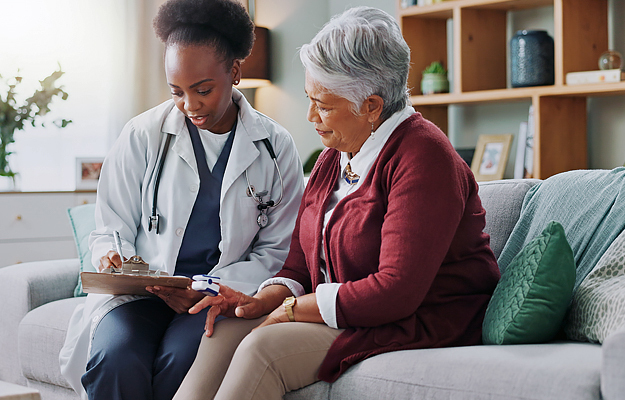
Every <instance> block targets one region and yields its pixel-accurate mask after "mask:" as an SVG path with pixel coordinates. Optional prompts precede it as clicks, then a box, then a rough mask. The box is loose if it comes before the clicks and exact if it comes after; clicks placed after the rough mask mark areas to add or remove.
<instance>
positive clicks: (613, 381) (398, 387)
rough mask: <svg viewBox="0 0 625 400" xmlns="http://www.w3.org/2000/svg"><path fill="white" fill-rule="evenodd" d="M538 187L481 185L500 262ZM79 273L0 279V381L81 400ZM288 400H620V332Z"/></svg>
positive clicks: (452, 360)
mask: <svg viewBox="0 0 625 400" xmlns="http://www.w3.org/2000/svg"><path fill="white" fill-rule="evenodd" d="M536 182H538V181H536V180H504V181H494V182H487V183H482V184H481V185H480V196H481V198H482V202H483V204H484V208H485V209H486V210H487V225H486V231H487V232H488V233H489V234H490V235H491V245H492V248H493V250H494V252H495V254H496V255H497V256H499V254H500V253H501V250H502V248H503V246H504V244H505V243H506V241H507V239H508V237H509V235H510V232H511V231H512V229H513V227H514V225H515V223H516V221H517V219H518V218H519V212H520V208H521V204H522V201H523V198H524V195H525V193H526V191H527V190H528V189H529V188H530V187H531V186H533V185H535V184H536ZM78 271H79V261H78V260H77V259H71V260H57V261H44V262H33V263H26V264H20V265H14V266H10V267H6V268H2V269H0V293H1V294H0V296H2V305H3V307H2V308H1V309H0V321H2V322H1V324H2V325H1V326H0V380H4V381H10V382H15V383H19V384H24V385H28V386H30V387H33V388H36V389H38V390H40V391H41V393H42V398H43V400H55V399H74V398H78V397H77V396H76V395H75V394H74V392H73V391H72V390H71V389H69V385H68V384H67V382H66V381H65V380H64V379H63V377H62V376H61V374H60V371H59V366H58V362H57V359H58V353H59V350H60V348H61V345H62V343H63V340H64V337H65V332H66V327H67V325H68V321H69V318H70V315H71V313H72V310H73V309H74V307H76V305H77V304H79V303H80V302H82V301H84V298H74V297H72V296H73V290H74V287H75V285H76V281H77V279H78ZM285 399H288V400H299V399H375V400H379V399H462V400H467V399H476V400H478V399H479V400H482V399H483V400H486V399H490V400H493V399H510V400H512V399H514V400H520V399H566V400H576V399H580V400H581V399H588V400H590V399H593V400H599V399H605V400H616V399H625V331H624V332H618V333H616V334H614V335H612V336H610V337H609V338H608V339H607V340H606V341H605V342H604V343H603V345H599V344H591V343H582V342H573V341H566V340H564V341H554V342H550V343H546V344H532V345H530V344H523V345H503V346H493V345H491V346H486V345H480V346H470V347H456V348H442V349H424V350H409V351H401V352H394V353H388V354H382V355H379V356H376V357H372V358H370V359H367V360H365V361H363V362H361V363H360V364H358V365H356V366H354V367H352V368H351V369H350V370H348V371H347V373H345V374H344V375H343V376H342V377H341V378H340V379H339V380H337V381H336V382H335V383H333V384H328V383H326V382H317V383H315V384H313V385H310V386H307V387H305V388H303V389H300V390H298V391H295V392H292V393H289V394H287V395H286V396H285Z"/></svg>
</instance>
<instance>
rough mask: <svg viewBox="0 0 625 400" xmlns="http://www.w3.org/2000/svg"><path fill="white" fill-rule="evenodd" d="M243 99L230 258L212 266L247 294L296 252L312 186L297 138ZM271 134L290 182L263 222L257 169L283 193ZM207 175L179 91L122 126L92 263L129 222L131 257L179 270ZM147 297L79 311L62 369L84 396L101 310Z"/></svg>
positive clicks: (264, 186) (229, 220)
mask: <svg viewBox="0 0 625 400" xmlns="http://www.w3.org/2000/svg"><path fill="white" fill-rule="evenodd" d="M233 99H234V101H235V102H236V103H237V104H238V106H239V115H238V123H237V128H236V132H235V136H234V141H233V144H232V150H231V153H230V158H229V159H228V163H227V166H226V170H225V172H224V177H223V182H222V187H221V204H220V218H221V237H222V240H221V242H220V244H219V249H220V251H221V257H220V259H219V262H218V264H217V265H216V266H215V268H213V270H212V271H210V274H211V275H216V276H219V277H220V278H221V282H222V283H224V284H226V285H228V286H230V287H232V288H235V289H237V290H240V291H242V292H244V293H247V294H253V293H254V292H255V291H256V290H257V288H258V286H259V284H260V283H261V282H263V281H264V280H265V279H268V278H270V277H271V276H273V275H274V274H276V273H277V272H278V271H279V270H280V268H281V267H282V264H283V263H284V260H285V259H286V256H287V253H288V250H289V245H290V241H291V234H292V232H293V228H294V225H295V218H296V216H297V212H298V208H299V204H300V200H301V196H302V192H303V186H304V185H303V174H302V165H301V161H300V159H299V155H298V154H297V150H296V148H295V144H294V142H293V139H292V137H291V136H290V135H289V133H288V132H287V131H286V130H285V129H284V128H283V127H281V126H280V125H278V124H277V123H276V122H275V121H273V120H271V119H270V118H268V117H267V116H265V115H263V114H261V113H259V112H258V111H256V110H254V109H253V108H252V107H251V106H250V104H249V103H248V102H247V100H246V99H245V97H244V96H243V95H242V94H241V93H240V92H239V91H238V90H236V89H235V90H233ZM164 133H172V134H174V137H173V138H172V141H171V144H170V148H169V152H168V153H167V157H166V161H165V164H164V166H163V170H162V174H161V181H160V186H159V192H158V202H157V207H158V209H157V212H158V214H159V215H160V234H158V235H157V234H156V233H155V232H154V231H152V232H148V219H149V216H150V215H151V214H152V200H153V194H154V183H155V180H156V167H157V165H158V159H159V155H160V154H161V152H162V149H163V147H164V143H165V138H166V135H165V134H164ZM264 138H269V140H270V142H271V144H272V145H273V148H274V151H275V153H276V156H277V161H278V165H279V167H280V172H281V173H282V179H283V182H284V198H283V199H282V203H281V204H280V205H279V206H277V207H275V208H270V209H269V211H268V212H267V215H268V217H269V224H268V225H267V226H266V227H265V228H263V229H260V228H259V226H258V224H257V222H256V219H257V217H258V214H259V211H258V209H257V207H256V205H257V204H256V202H254V200H253V199H252V198H250V197H248V196H247V194H246V189H247V181H246V179H245V175H244V172H245V170H247V173H248V175H249V181H250V184H251V185H252V186H254V187H255V189H256V191H263V190H267V191H268V192H269V195H268V196H266V197H265V198H264V199H265V201H267V200H268V199H269V198H271V199H272V200H274V201H277V200H278V198H279V196H280V190H281V189H280V188H281V185H280V178H279V176H278V173H277V172H276V169H275V166H274V163H273V159H272V158H271V157H270V156H269V153H268V151H267V149H266V147H265V145H264V144H263V143H262V142H261V139H264ZM199 184H200V178H199V175H198V172H197V164H196V161H195V155H194V152H193V146H192V144H191V138H190V136H189V134H188V130H187V127H186V125H185V118H184V115H183V114H182V113H181V112H180V111H179V110H178V109H177V108H176V107H175V105H174V102H173V101H172V100H169V101H166V102H165V103H163V104H161V105H159V106H157V107H155V108H153V109H151V110H148V111H146V112H145V113H143V114H141V115H139V116H137V117H135V118H133V119H132V120H131V121H130V122H128V124H126V126H125V127H124V130H123V131H122V133H121V135H120V137H119V138H118V140H117V141H116V143H115V144H114V146H113V148H112V149H111V151H110V153H109V155H108V156H107V158H106V159H105V161H104V164H103V166H102V174H101V178H100V182H99V186H98V196H97V202H96V214H95V217H96V230H95V231H94V232H93V233H92V234H91V237H90V248H91V251H92V254H93V259H92V262H93V264H94V265H97V264H98V260H99V258H100V257H102V256H103V255H105V254H106V253H107V252H108V251H109V250H110V249H112V248H114V246H113V241H112V232H113V231H114V230H117V231H119V233H120V236H121V239H122V251H123V254H124V256H125V257H129V256H132V255H135V254H138V255H140V256H141V257H142V258H143V259H144V260H145V261H146V262H147V263H149V264H150V269H162V270H165V271H167V272H168V273H169V274H170V275H172V274H173V273H174V268H175V265H176V259H177V257H178V251H179V249H180V246H181V244H182V238H183V236H184V231H185V227H186V224H187V221H188V219H189V216H190V215H191V211H192V208H193V204H194V203H195V199H196V196H197V193H198V189H199ZM138 298H141V296H131V295H125V296H112V295H99V294H89V295H88V296H87V300H86V302H85V304H84V306H79V307H77V308H76V310H75V311H74V314H73V316H72V318H71V320H70V326H69V329H68V333H67V338H66V340H65V344H64V346H63V349H62V350H61V353H60V357H59V358H60V364H61V372H62V373H63V375H64V376H65V378H66V379H67V380H68V382H69V383H70V384H71V385H72V387H73V388H74V390H76V391H77V392H78V393H79V394H81V396H82V397H83V398H85V399H86V393H85V391H84V389H83V387H82V384H81V382H80V378H81V376H82V375H83V374H84V373H85V370H86V365H87V361H88V356H89V347H90V341H91V338H92V337H93V333H94V331H95V328H96V327H97V324H98V322H99V321H100V320H101V318H102V317H103V316H104V315H105V314H106V313H107V312H108V311H110V310H112V309H113V308H115V307H117V306H118V305H121V304H123V303H125V302H127V301H131V300H135V299H138Z"/></svg>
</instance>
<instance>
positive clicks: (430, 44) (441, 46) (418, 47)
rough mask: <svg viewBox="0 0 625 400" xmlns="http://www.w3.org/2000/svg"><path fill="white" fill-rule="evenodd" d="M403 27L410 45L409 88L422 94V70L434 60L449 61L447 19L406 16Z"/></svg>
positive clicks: (416, 93) (446, 65)
mask: <svg viewBox="0 0 625 400" xmlns="http://www.w3.org/2000/svg"><path fill="white" fill-rule="evenodd" d="M401 28H402V32H403V35H404V38H405V40H406V43H408V46H409V47H410V64H411V65H410V72H409V74H408V88H410V90H411V94H412V95H419V94H421V78H422V75H423V74H422V71H423V70H424V69H425V68H426V67H427V66H428V65H430V64H431V63H432V62H433V61H441V62H442V63H443V65H444V66H445V68H449V64H448V62H447V19H446V18H443V19H441V18H438V17H432V16H431V15H428V16H427V17H423V18H422V17H406V18H402V19H401Z"/></svg>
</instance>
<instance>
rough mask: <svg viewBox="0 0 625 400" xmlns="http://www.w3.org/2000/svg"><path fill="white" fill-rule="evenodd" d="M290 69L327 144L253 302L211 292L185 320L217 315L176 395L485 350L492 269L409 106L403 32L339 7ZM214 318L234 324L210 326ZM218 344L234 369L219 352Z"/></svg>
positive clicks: (428, 132)
mask: <svg viewBox="0 0 625 400" xmlns="http://www.w3.org/2000/svg"><path fill="white" fill-rule="evenodd" d="M300 58H301V60H302V62H303V64H304V67H305V69H306V86H305V89H306V93H307V95H308V97H309V98H310V108H309V111H308V119H309V120H310V121H311V122H312V123H313V124H314V125H315V129H316V131H317V133H318V134H319V135H320V136H321V140H322V142H323V144H324V145H325V146H326V147H328V148H327V149H326V150H325V151H324V152H323V153H322V154H321V156H320V157H319V159H318V161H317V164H316V165H315V168H314V170H313V172H312V174H311V177H310V180H309V182H308V185H307V187H306V190H305V192H304V197H303V199H302V204H301V206H300V209H299V214H298V217H297V222H296V227H295V231H294V233H293V237H292V241H291V248H290V252H289V256H288V257H287V260H286V262H285V264H284V266H283V268H282V270H281V271H280V272H279V273H278V274H277V275H276V276H275V277H274V278H272V279H270V280H268V281H266V282H264V283H263V284H262V285H261V288H260V290H259V292H258V293H257V294H256V295H254V297H249V296H246V295H244V294H242V293H239V292H236V291H234V290H233V289H230V288H228V287H227V286H221V292H220V295H219V296H217V297H213V298H208V297H207V298H205V299H203V300H202V301H201V302H200V303H199V304H198V305H196V306H195V307H194V308H193V309H191V310H190V312H197V311H199V310H200V309H201V308H202V307H205V306H209V305H214V306H215V307H212V308H211V309H210V310H209V312H208V315H207V327H206V328H207V331H206V336H207V337H204V338H203V339H202V343H201V345H200V349H199V352H198V356H197V357H196V360H195V362H194V365H193V366H192V368H191V370H190V371H189V373H188V374H187V376H186V378H185V380H184V382H183V384H182V385H181V387H180V389H179V391H178V393H177V394H176V397H175V398H180V399H196V398H197V399H209V398H213V395H214V396H215V398H216V399H256V398H263V399H265V398H271V399H280V398H282V395H283V394H284V393H285V392H287V391H292V390H296V389H298V388H301V387H303V386H305V385H308V384H311V383H313V382H315V381H317V380H324V381H328V382H333V381H335V380H336V379H337V378H338V377H339V376H340V375H341V374H342V373H343V372H345V370H347V369H348V368H349V367H350V366H351V365H354V364H356V363H358V362H360V361H362V360H363V359H365V358H368V357H371V356H374V355H376V354H380V353H384V352H390V351H397V350H406V349H415V348H426V347H442V346H462V345H472V344H478V343H479V342H480V337H481V324H482V320H483V317H484V313H485V310H486V306H487V305H488V301H489V299H490V297H491V295H492V292H493V290H494V288H495V285H496V284H497V281H498V279H499V271H498V268H497V264H496V261H495V257H494V255H493V253H492V251H491V249H490V247H489V237H488V235H487V234H485V233H484V232H483V228H484V224H485V212H484V209H483V208H482V205H481V202H480V199H479V197H478V185H477V184H476V182H475V179H474V177H473V175H472V174H471V170H470V169H469V168H468V166H467V164H466V163H465V162H464V161H463V160H462V159H461V158H460V157H459V156H458V154H457V153H456V152H455V151H454V149H453V147H452V146H451V144H450V143H449V141H448V139H447V137H446V136H445V135H444V134H443V132H441V131H440V130H439V129H438V128H437V127H436V126H435V125H434V124H432V123H431V122H429V121H427V120H425V119H424V118H423V117H422V116H421V114H419V113H417V112H415V111H414V110H413V109H412V107H410V106H409V105H407V104H408V103H407V91H406V80H407V75H408V69H409V64H410V50H409V48H408V46H407V44H406V42H405V41H404V39H403V37H402V35H401V32H400V30H399V27H398V25H397V23H396V22H395V20H394V19H393V18H392V17H391V16H390V15H388V14H387V13H385V12H383V11H381V10H378V9H374V8H367V7H358V8H353V9H350V10H347V11H346V12H344V13H343V14H342V15H340V16H337V17H335V18H333V19H332V20H331V21H330V22H329V23H328V24H327V25H326V26H324V28H323V29H322V30H321V31H320V32H319V33H318V34H317V35H316V36H315V38H314V39H313V40H312V42H311V43H310V44H308V45H304V46H303V47H302V49H301V51H300ZM267 313H270V314H269V316H268V317H267V318H259V317H261V316H262V315H264V314H267ZM218 314H223V315H227V316H236V317H239V318H231V319H229V320H226V321H223V322H220V323H219V325H218V326H217V327H216V329H215V330H214V329H213V321H214V318H215V317H216V316H217V315H218ZM256 325H259V327H258V328H256V329H254V331H253V332H251V333H250V334H248V335H247V336H245V334H246V333H247V332H245V331H246V329H250V328H251V327H254V326H256ZM235 332H236V334H235ZM224 336H227V337H228V338H226V339H224ZM244 336H245V337H244ZM241 337H244V339H243V340H242V341H241V343H240V344H238V346H237V343H236V342H237V341H238V340H240V338H241ZM228 340H229V341H230V344H229V345H230V346H231V348H232V350H231V351H233V352H234V356H233V358H232V361H231V362H230V363H229V366H228V363H227V362H226V363H222V362H220V361H219V360H220V357H215V354H216V353H215V351H216V348H217V347H218V344H219V343H223V342H226V341H228ZM235 347H236V351H235V350H234V349H235ZM224 351H225V350H224ZM217 353H219V351H217ZM224 374H225V376H224V378H223V380H222V381H221V382H220V380H219V379H217V377H218V376H223V375H224Z"/></svg>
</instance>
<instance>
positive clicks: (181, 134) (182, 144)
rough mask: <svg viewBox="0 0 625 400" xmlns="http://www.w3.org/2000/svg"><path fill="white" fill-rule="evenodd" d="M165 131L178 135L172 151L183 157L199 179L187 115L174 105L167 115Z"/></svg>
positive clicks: (164, 125)
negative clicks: (186, 120) (186, 119)
mask: <svg viewBox="0 0 625 400" xmlns="http://www.w3.org/2000/svg"><path fill="white" fill-rule="evenodd" d="M163 133H173V134H174V135H176V140H174V144H173V146H172V148H171V151H173V152H174V153H175V154H177V155H178V156H179V157H180V158H182V159H183V160H184V161H185V162H186V163H187V164H188V165H189V167H191V169H192V170H193V172H195V175H196V176H197V177H198V179H199V174H198V171H197V162H196V161H195V153H194V152H193V144H192V143H191V136H190V135H189V130H188V129H187V125H186V123H185V116H184V114H182V113H181V112H180V110H178V109H177V108H175V107H174V108H173V109H172V110H171V112H170V113H169V115H168V116H167V119H166V120H165V123H164V124H163Z"/></svg>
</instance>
